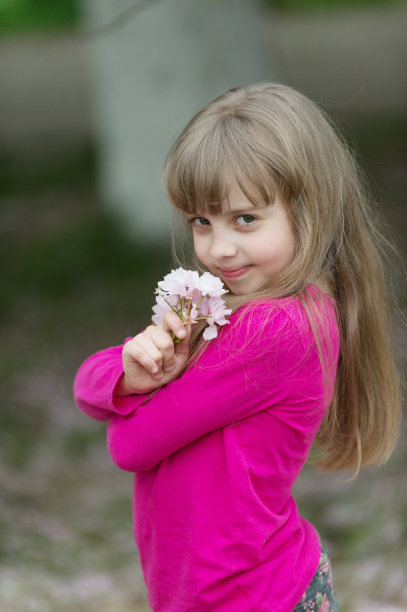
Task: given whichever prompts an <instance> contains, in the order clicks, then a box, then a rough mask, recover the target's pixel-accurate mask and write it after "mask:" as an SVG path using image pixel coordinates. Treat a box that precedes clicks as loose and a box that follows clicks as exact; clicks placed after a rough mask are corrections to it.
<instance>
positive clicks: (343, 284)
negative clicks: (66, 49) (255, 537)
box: [164, 83, 401, 474]
mask: <svg viewBox="0 0 407 612" xmlns="http://www.w3.org/2000/svg"><path fill="white" fill-rule="evenodd" d="M233 182H237V184H238V185H239V187H240V189H241V190H242V191H243V193H244V194H245V195H246V197H247V198H248V199H249V200H250V201H251V202H252V203H253V205H254V206H256V205H259V204H261V205H264V204H266V205H272V204H273V202H274V198H275V196H276V194H277V193H278V194H279V195H280V196H281V198H282V200H283V202H284V203H285V206H286V209H287V212H288V214H289V217H290V219H291V222H292V226H293V229H294V232H295V237H296V251H295V254H294V257H293V260H292V262H291V263H290V264H289V265H288V266H287V267H286V268H285V269H284V270H283V271H282V272H280V273H279V274H278V275H276V276H275V277H273V279H271V281H270V283H268V284H267V285H265V286H263V287H262V288H261V289H260V290H259V291H257V292H256V293H255V294H252V295H245V296H233V295H230V297H229V298H228V306H229V307H231V308H232V309H236V308H239V307H241V306H242V305H243V304H245V303H247V302H248V301H251V300H253V299H260V298H273V297H285V296H293V295H296V296H298V297H299V299H301V300H302V302H303V304H304V307H305V308H306V310H307V312H308V315H309V318H310V322H311V326H312V329H313V332H314V334H315V336H316V339H317V343H318V347H320V346H321V345H322V342H321V341H320V340H321V338H319V340H318V335H319V333H318V329H319V327H318V321H317V320H316V319H317V314H316V313H317V311H318V309H317V308H314V307H313V300H312V297H311V296H310V295H309V293H307V291H306V287H307V285H308V284H310V283H313V284H317V285H318V284H320V285H321V284H322V285H323V286H324V287H326V288H327V290H328V292H329V293H330V295H331V296H332V297H333V298H334V299H335V302H336V308H337V318H338V325H339V330H340V353H339V360H338V367H337V375H336V381H335V388H334V394H333V399H332V402H331V405H330V407H329V409H328V411H327V413H326V416H325V418H324V420H323V422H322V424H321V427H320V430H319V432H318V435H317V446H318V448H319V449H320V453H321V454H320V459H319V461H318V465H319V466H320V467H322V468H323V469H325V470H326V471H334V470H340V469H351V470H353V471H354V473H355V474H356V473H357V472H358V471H359V469H360V468H361V467H362V466H363V465H366V464H372V463H380V462H384V461H385V460H387V458H388V457H389V456H390V454H391V452H392V451H393V449H394V446H395V443H396V438H397V433H398V429H399V424H400V412H401V410H400V403H401V402H400V386H399V379H398V375H397V371H396V368H395V364H394V361H393V358H392V351H391V341H390V333H389V320H388V312H389V307H388V304H387V295H388V292H387V291H386V287H385V280H384V279H385V274H384V266H383V252H384V251H383V247H384V246H386V240H385V238H383V237H382V236H381V234H380V231H379V229H378V226H379V223H378V222H377V220H376V219H375V214H374V213H373V208H372V206H371V203H370V198H369V196H368V195H367V191H366V189H365V187H364V180H363V178H362V177H361V174H360V171H359V169H358V167H357V164H356V163H355V160H354V157H353V155H352V154H351V152H350V151H349V149H348V147H347V145H346V143H345V141H344V140H343V139H342V138H341V137H340V136H339V134H338V133H337V131H336V130H335V129H334V128H333V126H332V124H331V121H330V120H329V119H328V118H327V117H326V116H325V114H324V112H323V111H322V110H320V109H319V108H318V107H317V106H316V105H315V104H314V103H313V102H311V101H310V100H309V99H308V98H306V97H305V96H304V95H302V94H300V93H298V92H297V91H295V90H293V89H291V88H289V87H287V86H284V85H280V84H274V83H261V84H258V85H254V86H251V87H249V88H247V89H243V88H238V89H234V90H231V91H229V92H227V93H226V94H223V95H222V96H220V97H218V98H217V99H216V100H214V101H213V102H211V103H209V104H208V105H207V106H206V107H205V108H203V109H202V110H201V111H200V112H198V113H197V114H196V115H195V117H193V119H192V120H191V121H190V122H189V124H188V125H187V126H186V128H185V129H184V130H183V132H182V133H181V135H180V136H179V138H178V139H177V140H176V142H175V143H174V145H173V147H172V149H171V150H170V152H169V154H168V157H167V160H166V165H165V169H164V183H165V187H166V190H167V194H168V197H169V199H170V201H171V202H172V203H173V205H174V206H175V208H176V209H177V210H178V211H181V213H182V214H183V215H184V216H185V213H188V214H199V215H204V214H205V212H208V211H209V212H210V213H211V214H218V213H219V212H220V211H221V209H222V204H223V203H224V201H225V199H226V198H227V196H228V193H229V191H230V188H231V185H232V183H233ZM191 264H192V265H193V267H195V268H196V267H198V268H199V269H202V266H200V265H199V262H197V261H196V260H195V261H193V262H191ZM199 332H200V330H199V328H198V329H197V330H195V336H194V340H193V352H195V353H196V351H197V350H199V349H200V348H202V340H201V337H200V334H199ZM320 358H321V363H322V364H323V370H324V371H325V373H326V372H327V371H328V365H327V362H326V359H327V355H324V354H322V352H321V350H320Z"/></svg>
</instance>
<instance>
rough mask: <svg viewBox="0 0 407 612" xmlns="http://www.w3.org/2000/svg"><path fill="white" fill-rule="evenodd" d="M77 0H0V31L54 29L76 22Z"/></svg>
mask: <svg viewBox="0 0 407 612" xmlns="http://www.w3.org/2000/svg"><path fill="white" fill-rule="evenodd" d="M78 18H79V0H1V2H0V31H16V30H55V29H61V28H69V27H72V26H73V25H75V24H76V23H77V22H78Z"/></svg>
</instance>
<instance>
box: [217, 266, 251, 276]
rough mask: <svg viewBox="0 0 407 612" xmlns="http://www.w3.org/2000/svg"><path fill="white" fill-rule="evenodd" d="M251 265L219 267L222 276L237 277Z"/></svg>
mask: <svg viewBox="0 0 407 612" xmlns="http://www.w3.org/2000/svg"><path fill="white" fill-rule="evenodd" d="M250 267H251V266H241V267H240V268H219V270H220V273H221V274H222V276H223V277H224V278H238V277H239V276H242V275H243V274H245V272H247V270H248V269H249V268H250Z"/></svg>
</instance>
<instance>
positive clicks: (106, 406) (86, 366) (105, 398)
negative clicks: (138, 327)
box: [73, 338, 150, 421]
mask: <svg viewBox="0 0 407 612" xmlns="http://www.w3.org/2000/svg"><path fill="white" fill-rule="evenodd" d="M127 340H130V338H126V340H125V342H126V341H127ZM122 351H123V345H119V346H113V347H111V348H108V349H104V350H102V351H99V352H98V353H95V355H92V356H91V357H89V358H88V359H87V360H86V361H85V362H84V363H83V364H82V365H81V367H80V368H79V370H78V372H77V374H76V376H75V380H74V385H73V395H74V400H75V402H76V405H77V406H78V408H79V409H80V410H82V412H84V413H85V414H87V415H88V416H90V417H92V418H93V419H96V420H97V421H108V420H109V419H110V418H111V417H112V415H113V414H114V413H119V414H122V415H124V414H128V413H129V412H133V411H134V410H135V409H136V408H137V407H138V406H139V405H140V404H142V403H143V402H144V401H146V400H147V399H148V398H149V396H150V394H145V395H132V396H130V397H120V398H118V397H114V395H113V394H114V390H115V388H116V385H117V383H118V381H119V379H120V377H121V376H122V374H123V362H122Z"/></svg>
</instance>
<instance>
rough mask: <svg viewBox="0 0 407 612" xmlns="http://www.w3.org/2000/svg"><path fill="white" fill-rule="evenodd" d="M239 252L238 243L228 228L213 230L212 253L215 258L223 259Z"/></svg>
mask: <svg viewBox="0 0 407 612" xmlns="http://www.w3.org/2000/svg"><path fill="white" fill-rule="evenodd" d="M236 254H237V245H236V242H235V241H234V240H233V237H232V236H231V235H230V234H229V232H228V231H227V230H223V231H222V230H220V231H213V233H212V241H211V246H210V255H211V257H212V258H213V259H215V260H218V261H221V260H222V259H225V258H227V257H234V256H235V255H236Z"/></svg>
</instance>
